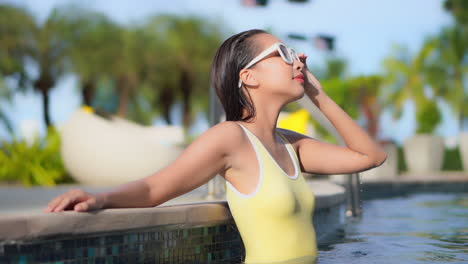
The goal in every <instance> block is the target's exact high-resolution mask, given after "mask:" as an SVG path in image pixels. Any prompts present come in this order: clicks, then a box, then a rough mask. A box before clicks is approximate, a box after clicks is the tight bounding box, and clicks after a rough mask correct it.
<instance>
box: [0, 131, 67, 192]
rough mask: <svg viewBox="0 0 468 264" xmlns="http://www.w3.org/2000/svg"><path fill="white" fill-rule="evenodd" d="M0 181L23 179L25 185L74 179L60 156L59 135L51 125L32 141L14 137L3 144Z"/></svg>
mask: <svg viewBox="0 0 468 264" xmlns="http://www.w3.org/2000/svg"><path fill="white" fill-rule="evenodd" d="M0 181H6V182H21V183H22V184H23V185H25V186H33V185H41V186H55V185H56V184H57V183H64V182H72V181H73V180H72V178H70V177H69V176H68V175H67V174H66V171H65V168H64V166H63V163H62V159H61V156H60V135H59V133H58V132H57V131H56V130H55V129H54V128H52V127H50V128H49V130H48V133H47V136H46V137H44V138H39V137H36V138H35V140H34V141H33V142H31V143H28V142H27V141H26V140H19V139H14V140H13V141H12V142H6V141H4V142H2V145H1V147H0Z"/></svg>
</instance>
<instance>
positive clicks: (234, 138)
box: [200, 121, 244, 152]
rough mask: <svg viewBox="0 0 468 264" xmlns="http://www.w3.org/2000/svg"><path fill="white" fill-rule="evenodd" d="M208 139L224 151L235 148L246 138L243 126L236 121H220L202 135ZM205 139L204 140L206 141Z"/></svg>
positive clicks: (201, 136)
mask: <svg viewBox="0 0 468 264" xmlns="http://www.w3.org/2000/svg"><path fill="white" fill-rule="evenodd" d="M200 138H203V139H205V140H206V141H209V142H212V143H213V144H218V146H219V147H221V148H222V149H223V150H224V152H230V151H232V150H235V148H236V146H239V144H240V143H241V142H243V140H244V132H243V131H242V128H241V127H240V126H239V125H238V124H236V122H234V121H224V122H221V123H218V124H216V125H214V126H213V127H211V128H210V129H208V130H207V131H206V132H204V133H203V134H202V135H200ZM205 140H204V141H205Z"/></svg>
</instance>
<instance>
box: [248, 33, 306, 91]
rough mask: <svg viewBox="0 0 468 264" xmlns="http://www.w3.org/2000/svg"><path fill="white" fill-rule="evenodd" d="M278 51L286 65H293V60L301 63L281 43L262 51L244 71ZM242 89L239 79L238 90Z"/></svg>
mask: <svg viewBox="0 0 468 264" xmlns="http://www.w3.org/2000/svg"><path fill="white" fill-rule="evenodd" d="M275 51H278V53H279V54H280V56H281V58H283V60H284V61H285V62H286V63H287V64H293V63H294V59H296V60H298V61H301V60H300V59H299V56H297V53H296V51H295V50H293V49H291V48H288V47H287V46H286V45H284V44H283V43H281V42H276V43H275V44H273V45H271V47H269V48H268V49H266V50H264V51H262V52H261V53H260V54H258V56H257V57H255V58H254V59H253V60H252V61H250V62H249V63H248V64H247V66H245V67H244V69H248V68H250V67H252V65H254V64H255V63H257V62H259V61H260V60H261V59H263V58H265V57H266V56H268V55H270V54H271V53H273V52H275ZM241 87H242V80H241V79H240V78H239V88H241Z"/></svg>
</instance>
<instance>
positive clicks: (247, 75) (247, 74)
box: [239, 69, 258, 86]
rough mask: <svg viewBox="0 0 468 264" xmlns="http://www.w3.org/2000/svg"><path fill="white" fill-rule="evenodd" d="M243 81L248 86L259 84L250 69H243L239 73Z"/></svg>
mask: <svg viewBox="0 0 468 264" xmlns="http://www.w3.org/2000/svg"><path fill="white" fill-rule="evenodd" d="M239 77H240V79H241V80H242V83H243V84H245V85H248V86H258V81H257V79H256V78H255V76H254V73H253V71H251V70H250V69H242V70H241V71H240V73H239Z"/></svg>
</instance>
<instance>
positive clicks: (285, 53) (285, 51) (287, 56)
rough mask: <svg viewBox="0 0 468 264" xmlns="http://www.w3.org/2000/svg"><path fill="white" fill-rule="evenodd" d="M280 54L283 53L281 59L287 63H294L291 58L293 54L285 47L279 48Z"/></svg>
mask: <svg viewBox="0 0 468 264" xmlns="http://www.w3.org/2000/svg"><path fill="white" fill-rule="evenodd" d="M279 49H280V52H281V57H283V59H284V60H285V61H286V63H289V64H291V63H292V62H293V58H292V57H291V54H290V53H289V51H288V48H287V47H286V46H284V45H280V46H279Z"/></svg>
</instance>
